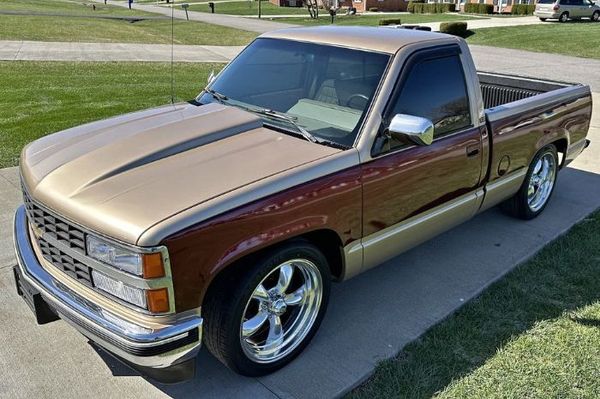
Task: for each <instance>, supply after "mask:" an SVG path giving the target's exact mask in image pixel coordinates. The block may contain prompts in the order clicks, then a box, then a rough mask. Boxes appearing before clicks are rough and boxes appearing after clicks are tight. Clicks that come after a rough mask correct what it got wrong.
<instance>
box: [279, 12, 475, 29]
mask: <svg viewBox="0 0 600 399" xmlns="http://www.w3.org/2000/svg"><path fill="white" fill-rule="evenodd" d="M388 18H394V19H396V18H400V20H401V21H402V23H403V24H418V23H427V22H444V21H467V20H470V19H481V18H474V17H468V16H463V15H458V14H401V15H385V14H381V15H372V14H371V15H339V16H337V17H336V19H335V24H336V25H364V26H376V25H378V24H379V20H381V19H388ZM273 20H274V21H277V22H287V23H290V24H298V25H308V26H311V25H329V24H330V23H331V17H330V16H329V14H326V13H321V14H319V19H318V20H317V19H311V18H310V17H307V18H296V17H290V18H273Z"/></svg>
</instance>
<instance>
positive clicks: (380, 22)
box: [379, 18, 402, 26]
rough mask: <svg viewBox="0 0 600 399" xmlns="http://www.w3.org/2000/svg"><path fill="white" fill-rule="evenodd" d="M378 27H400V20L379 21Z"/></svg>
mask: <svg viewBox="0 0 600 399" xmlns="http://www.w3.org/2000/svg"><path fill="white" fill-rule="evenodd" d="M379 25H381V26H384V25H402V22H400V18H389V19H380V20H379Z"/></svg>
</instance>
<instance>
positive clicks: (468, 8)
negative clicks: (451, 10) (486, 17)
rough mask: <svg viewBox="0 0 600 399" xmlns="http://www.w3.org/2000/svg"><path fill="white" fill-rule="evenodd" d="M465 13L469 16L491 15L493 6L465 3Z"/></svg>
mask: <svg viewBox="0 0 600 399" xmlns="http://www.w3.org/2000/svg"><path fill="white" fill-rule="evenodd" d="M465 12H466V13H469V14H493V13H494V5H493V4H479V3H466V4H465Z"/></svg>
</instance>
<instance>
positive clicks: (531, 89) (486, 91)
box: [477, 71, 579, 109]
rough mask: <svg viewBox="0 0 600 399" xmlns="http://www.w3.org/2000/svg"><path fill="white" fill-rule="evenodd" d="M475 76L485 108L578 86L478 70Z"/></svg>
mask: <svg viewBox="0 0 600 399" xmlns="http://www.w3.org/2000/svg"><path fill="white" fill-rule="evenodd" d="M477 76H478V78H479V85H480V87H481V93H482V95H483V104H484V107H485V108H486V109H488V108H494V107H497V106H499V105H504V104H508V103H511V102H514V101H518V100H523V99H525V98H529V97H533V96H536V95H538V94H543V93H548V92H551V91H555V90H559V89H564V88H567V87H572V86H579V85H574V84H569V83H562V82H553V81H549V80H540V79H533V78H526V77H520V76H512V75H511V76H509V75H501V74H496V73H488V72H479V71H478V72H477Z"/></svg>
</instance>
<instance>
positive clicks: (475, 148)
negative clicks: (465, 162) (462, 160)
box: [467, 144, 479, 157]
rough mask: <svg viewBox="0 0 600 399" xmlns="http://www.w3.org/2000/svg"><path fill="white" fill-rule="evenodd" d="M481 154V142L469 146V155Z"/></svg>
mask: <svg viewBox="0 0 600 399" xmlns="http://www.w3.org/2000/svg"><path fill="white" fill-rule="evenodd" d="M477 154H479V144H477V145H470V146H467V156H468V157H474V156H476V155H477Z"/></svg>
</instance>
